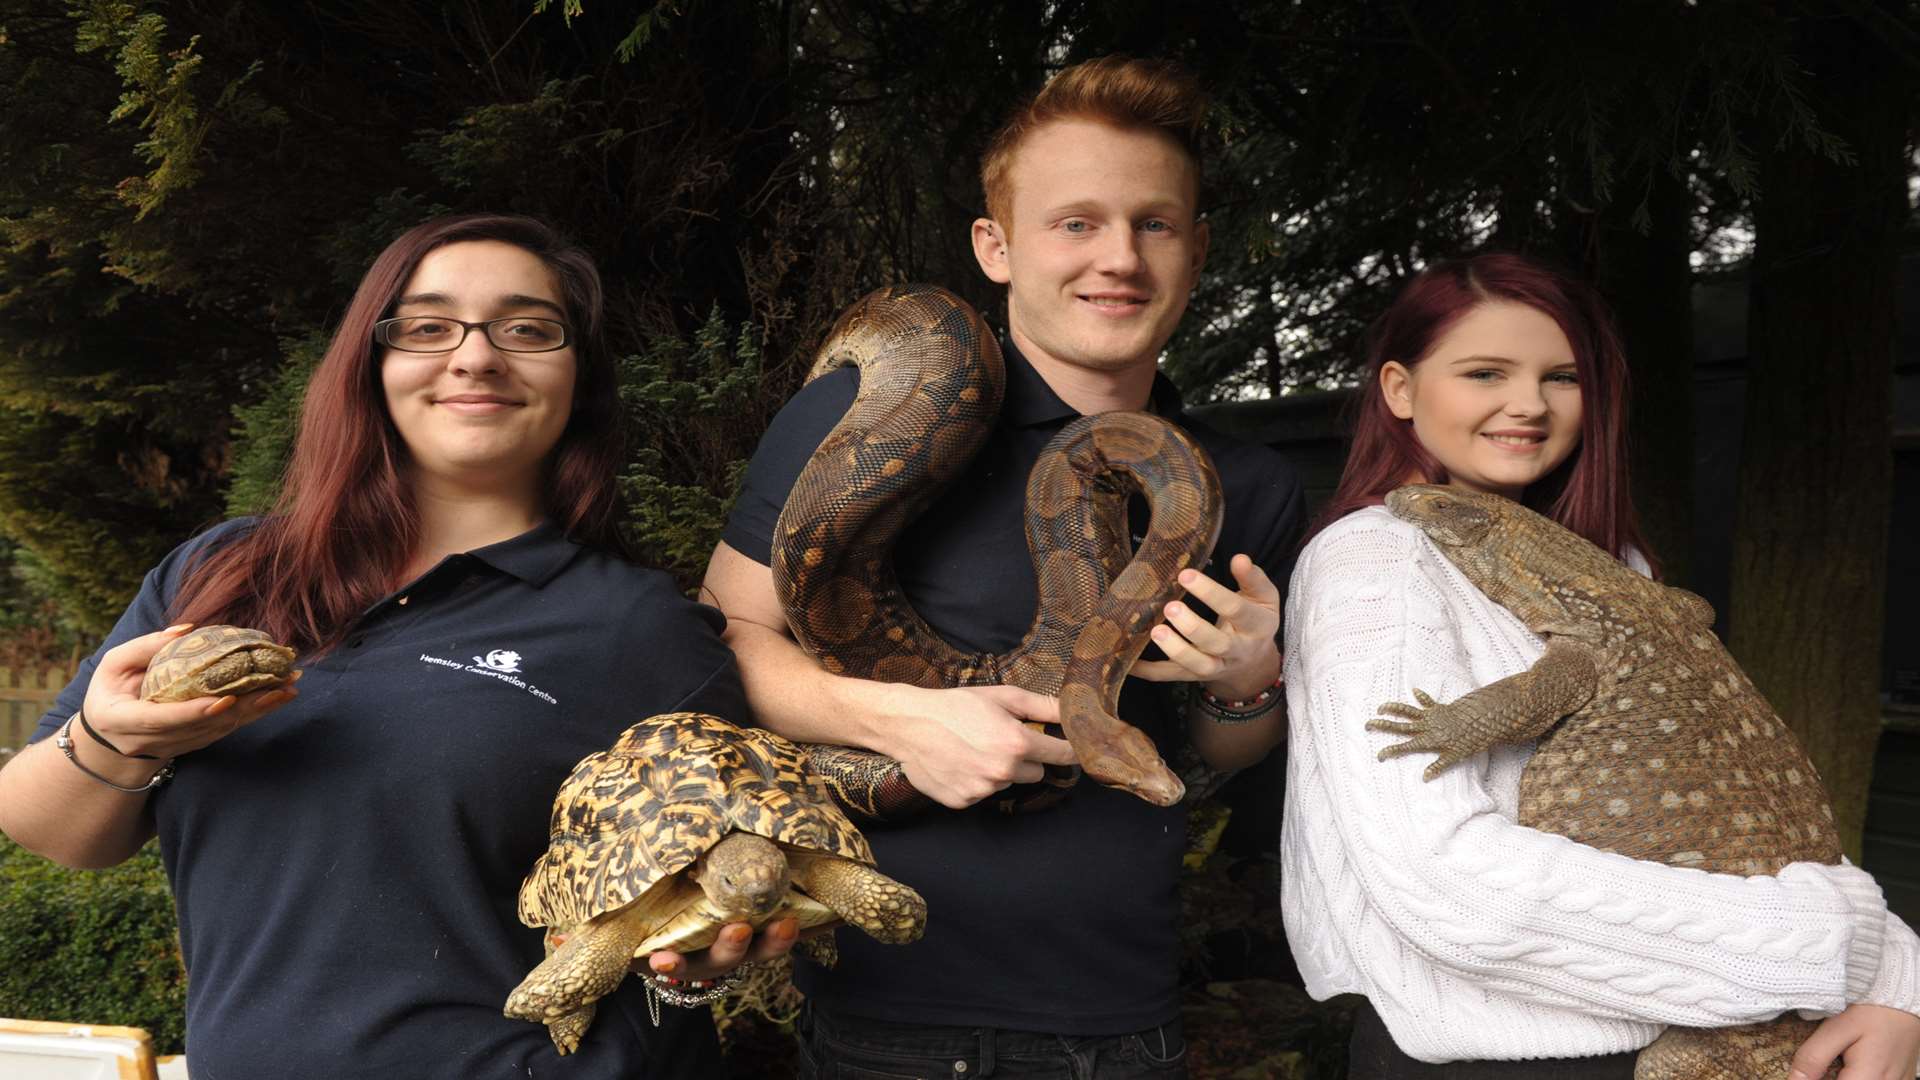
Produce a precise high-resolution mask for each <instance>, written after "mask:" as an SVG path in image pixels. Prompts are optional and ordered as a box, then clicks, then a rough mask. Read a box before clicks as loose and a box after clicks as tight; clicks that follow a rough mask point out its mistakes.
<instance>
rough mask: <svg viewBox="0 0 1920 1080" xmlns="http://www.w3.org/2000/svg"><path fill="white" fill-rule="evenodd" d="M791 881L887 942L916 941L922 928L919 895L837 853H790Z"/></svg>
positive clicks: (924, 912) (924, 918)
mask: <svg viewBox="0 0 1920 1080" xmlns="http://www.w3.org/2000/svg"><path fill="white" fill-rule="evenodd" d="M787 860H788V862H789V863H791V864H792V866H793V883H794V884H795V885H797V886H799V888H800V891H801V892H804V893H806V894H807V895H808V896H811V897H813V898H814V899H815V900H818V901H820V902H821V903H822V904H824V905H826V906H827V907H829V908H832V909H833V910H834V912H836V913H837V914H838V915H839V916H840V917H841V918H842V919H845V920H846V921H847V922H848V923H850V924H851V925H854V926H857V927H859V928H860V929H862V930H865V931H866V932H867V933H868V934H870V935H872V936H873V938H874V940H876V941H880V942H884V943H886V944H888V945H905V944H906V943H908V942H910V941H918V940H919V939H920V934H921V932H922V931H924V930H925V929H926V927H927V902H926V901H925V900H922V899H921V898H920V894H919V893H917V892H915V891H913V890H912V889H910V888H908V887H907V886H905V885H902V884H900V883H899V882H897V881H895V880H893V879H892V878H890V877H888V876H887V875H885V874H883V873H881V872H880V871H878V870H875V869H874V868H873V867H871V866H866V865H863V864H861V863H857V862H854V861H853V860H851V859H843V858H840V857H839V856H837V855H821V854H815V853H812V852H801V851H790V852H788V853H787Z"/></svg>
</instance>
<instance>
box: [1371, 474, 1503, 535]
mask: <svg viewBox="0 0 1920 1080" xmlns="http://www.w3.org/2000/svg"><path fill="white" fill-rule="evenodd" d="M1505 501H1506V500H1504V499H1501V498H1500V497H1499V496H1498V495H1481V494H1478V493H1477V492H1472V491H1462V490H1460V489H1459V488H1451V487H1440V486H1438V485H1435V484H1409V485H1408V486H1406V487H1403V488H1397V489H1395V490H1393V491H1390V492H1388V493H1387V509H1388V510H1390V511H1392V512H1393V516H1394V517H1397V518H1400V519H1401V520H1402V521H1410V522H1412V523H1413V524H1415V525H1418V526H1420V530H1421V531H1422V532H1424V533H1426V534H1427V535H1428V536H1429V537H1432V538H1433V542H1434V543H1436V544H1439V545H1441V546H1442V547H1447V548H1463V547H1472V546H1473V545H1475V544H1478V543H1479V542H1480V541H1481V540H1482V539H1484V538H1485V537H1486V535H1487V530H1488V529H1491V528H1492V527H1493V524H1494V521H1495V520H1496V518H1497V515H1498V514H1499V511H1500V509H1501V508H1500V506H1499V504H1500V503H1502V502H1505Z"/></svg>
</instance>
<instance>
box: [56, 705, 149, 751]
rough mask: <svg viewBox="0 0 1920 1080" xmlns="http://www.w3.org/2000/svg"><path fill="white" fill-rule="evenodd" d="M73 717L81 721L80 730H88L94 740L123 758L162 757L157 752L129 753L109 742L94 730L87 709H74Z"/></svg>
mask: <svg viewBox="0 0 1920 1080" xmlns="http://www.w3.org/2000/svg"><path fill="white" fill-rule="evenodd" d="M73 718H74V719H75V720H78V721H80V730H81V731H84V732H86V733H87V734H88V735H91V736H93V741H94V742H97V743H99V744H100V745H101V746H104V747H106V748H107V749H109V750H111V751H113V752H114V753H116V754H119V755H120V756H121V757H123V758H133V759H134V760H136V761H159V760H160V757H159V755H157V754H129V753H127V752H126V751H125V750H122V749H120V748H119V747H117V746H115V745H113V744H112V743H110V742H108V741H107V737H106V736H105V735H102V734H100V733H99V732H97V731H95V730H93V725H92V724H89V723H87V714H86V712H85V711H83V710H81V709H75V710H73Z"/></svg>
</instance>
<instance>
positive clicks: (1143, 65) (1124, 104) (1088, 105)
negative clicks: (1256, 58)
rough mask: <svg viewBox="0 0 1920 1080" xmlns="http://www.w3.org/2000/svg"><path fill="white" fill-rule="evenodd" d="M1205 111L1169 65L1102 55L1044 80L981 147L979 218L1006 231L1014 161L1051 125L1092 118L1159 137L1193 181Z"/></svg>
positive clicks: (1202, 98) (1196, 92) (1192, 82)
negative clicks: (982, 206)
mask: <svg viewBox="0 0 1920 1080" xmlns="http://www.w3.org/2000/svg"><path fill="white" fill-rule="evenodd" d="M1206 113H1207V99H1206V95H1205V94H1203V93H1202V92H1201V90H1200V83H1199V81H1198V80H1196V79H1195V78H1194V77H1193V74H1192V72H1189V71H1188V70H1187V69H1186V68H1185V67H1183V66H1181V65H1180V64H1178V63H1176V62H1175V61H1172V60H1142V59H1136V58H1134V57H1130V56H1103V57H1100V58H1099V59H1097V60H1088V61H1085V62H1084V63H1079V64H1075V65H1074V66H1072V67H1070V68H1067V69H1066V70H1064V71H1062V72H1060V73H1059V74H1058V75H1055V76H1054V77H1053V78H1051V79H1049V80H1047V85H1045V86H1043V87H1041V88H1040V92H1039V93H1038V94H1035V95H1034V96H1033V99H1032V100H1031V101H1028V102H1027V103H1026V104H1025V105H1023V106H1021V107H1020V108H1019V109H1016V110H1014V113H1013V115H1012V116H1010V117H1008V118H1007V122H1006V123H1005V124H1003V125H1001V127H1000V130H999V131H998V132H996V133H995V134H994V136H993V141H992V142H990V143H988V144H987V152H986V153H985V154H983V155H981V158H980V188H981V191H982V192H983V193H984V194H985V195H986V203H987V216H988V217H991V218H993V219H994V220H995V221H998V222H1000V223H1001V224H1002V225H1004V226H1007V227H1011V225H1012V222H1011V221H1010V220H1009V217H1008V215H1009V214H1010V213H1011V211H1012V209H1013V181H1012V173H1013V159H1014V155H1015V154H1016V153H1017V152H1018V151H1019V149H1020V144H1021V143H1023V142H1025V141H1026V140H1027V136H1029V135H1031V134H1033V132H1035V131H1036V130H1038V129H1039V128H1040V127H1042V126H1043V125H1046V124H1050V123H1052V122H1054V121H1056V120H1095V121H1099V122H1101V123H1106V124H1111V125H1113V126H1114V127H1118V128H1132V129H1143V128H1144V129H1147V130H1151V131H1158V132H1162V133H1164V134H1165V135H1167V136H1168V137H1169V138H1171V139H1172V140H1173V141H1174V142H1175V143H1176V144H1177V145H1178V146H1179V147H1180V148H1181V149H1182V150H1184V151H1186V154H1187V157H1188V159H1189V160H1191V161H1192V162H1193V171H1194V178H1195V181H1196V182H1197V181H1198V179H1199V176H1200V131H1201V125H1202V123H1203V122H1204V121H1205V119H1206Z"/></svg>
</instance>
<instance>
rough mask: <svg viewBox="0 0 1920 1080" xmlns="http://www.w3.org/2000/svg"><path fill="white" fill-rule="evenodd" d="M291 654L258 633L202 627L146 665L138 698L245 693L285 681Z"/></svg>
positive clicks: (164, 648) (167, 646) (175, 698)
mask: <svg viewBox="0 0 1920 1080" xmlns="http://www.w3.org/2000/svg"><path fill="white" fill-rule="evenodd" d="M293 657H294V652H293V650H292V649H290V648H288V647H287V646H285V645H282V644H279V643H278V642H276V641H274V640H273V639H272V638H270V637H268V636H267V635H265V634H263V633H261V632H260V631H258V630H249V629H247V628H245V627H242V626H201V627H196V628H194V629H193V630H192V631H191V632H189V633H185V634H182V635H180V636H179V637H177V638H174V639H173V640H172V641H169V642H167V643H166V644H165V645H162V646H161V647H160V651H159V652H157V653H155V654H153V659H152V661H150V662H149V663H148V664H147V675H146V678H144V679H142V680H141V682H140V696H141V697H143V698H145V699H147V700H148V701H190V700H192V699H194V698H197V697H207V696H208V695H219V694H244V693H247V692H248V691H250V690H259V689H261V688H263V687H268V686H275V685H278V684H281V683H284V682H286V681H287V677H288V676H289V675H290V674H291V673H292V671H293Z"/></svg>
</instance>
